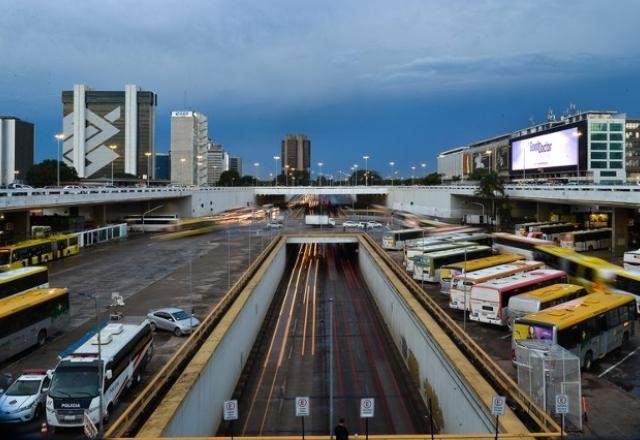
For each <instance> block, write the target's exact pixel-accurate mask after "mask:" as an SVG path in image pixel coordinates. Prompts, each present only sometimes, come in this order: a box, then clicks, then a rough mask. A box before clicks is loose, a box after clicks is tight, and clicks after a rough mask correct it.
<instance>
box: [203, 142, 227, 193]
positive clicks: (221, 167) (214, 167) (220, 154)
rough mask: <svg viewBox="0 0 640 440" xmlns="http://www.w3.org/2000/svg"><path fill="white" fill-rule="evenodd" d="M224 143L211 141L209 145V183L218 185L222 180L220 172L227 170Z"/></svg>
mask: <svg viewBox="0 0 640 440" xmlns="http://www.w3.org/2000/svg"><path fill="white" fill-rule="evenodd" d="M224 155H225V153H224V149H223V148H222V145H220V144H216V143H215V142H213V141H209V145H208V147H207V183H208V184H209V185H216V184H217V183H218V182H219V181H220V174H222V173H223V172H224V171H226V170H227V167H226V165H225V160H224Z"/></svg>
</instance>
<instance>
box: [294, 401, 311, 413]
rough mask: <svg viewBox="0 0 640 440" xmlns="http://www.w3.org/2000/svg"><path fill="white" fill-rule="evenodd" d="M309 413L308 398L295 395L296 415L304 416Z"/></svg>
mask: <svg viewBox="0 0 640 440" xmlns="http://www.w3.org/2000/svg"><path fill="white" fill-rule="evenodd" d="M308 415H309V398H308V397H296V417H306V416H308Z"/></svg>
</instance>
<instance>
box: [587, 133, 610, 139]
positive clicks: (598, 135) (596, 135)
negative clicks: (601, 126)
mask: <svg viewBox="0 0 640 440" xmlns="http://www.w3.org/2000/svg"><path fill="white" fill-rule="evenodd" d="M591 140H592V141H606V140H607V133H591Z"/></svg>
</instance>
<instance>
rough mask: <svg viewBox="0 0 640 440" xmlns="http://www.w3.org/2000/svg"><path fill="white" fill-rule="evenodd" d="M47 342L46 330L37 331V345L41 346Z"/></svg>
mask: <svg viewBox="0 0 640 440" xmlns="http://www.w3.org/2000/svg"><path fill="white" fill-rule="evenodd" d="M45 342H47V331H46V330H45V329H42V330H40V331H39V332H38V347H42V346H43V345H44V343H45Z"/></svg>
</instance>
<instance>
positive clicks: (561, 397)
mask: <svg viewBox="0 0 640 440" xmlns="http://www.w3.org/2000/svg"><path fill="white" fill-rule="evenodd" d="M556 414H560V440H562V438H563V436H564V415H565V414H569V396H567V395H566V394H556Z"/></svg>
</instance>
